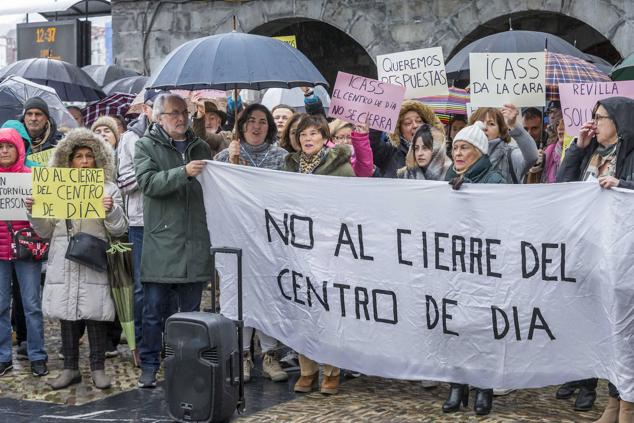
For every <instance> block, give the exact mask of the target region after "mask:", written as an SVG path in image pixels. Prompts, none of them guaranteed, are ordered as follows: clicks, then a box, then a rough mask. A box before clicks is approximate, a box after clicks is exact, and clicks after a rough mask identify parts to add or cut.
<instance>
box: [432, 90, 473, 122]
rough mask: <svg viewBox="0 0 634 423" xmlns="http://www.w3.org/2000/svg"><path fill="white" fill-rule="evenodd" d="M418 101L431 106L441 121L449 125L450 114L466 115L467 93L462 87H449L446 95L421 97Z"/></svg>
mask: <svg viewBox="0 0 634 423" xmlns="http://www.w3.org/2000/svg"><path fill="white" fill-rule="evenodd" d="M420 101H422V102H423V103H425V104H426V105H428V106H429V107H431V108H432V109H433V110H434V113H436V116H438V119H440V121H441V122H442V123H444V124H445V125H449V123H450V122H451V117H452V116H454V115H463V116H467V103H468V102H469V93H468V92H467V90H465V89H462V88H457V87H449V94H448V95H437V96H433V97H423V98H421V99H420Z"/></svg>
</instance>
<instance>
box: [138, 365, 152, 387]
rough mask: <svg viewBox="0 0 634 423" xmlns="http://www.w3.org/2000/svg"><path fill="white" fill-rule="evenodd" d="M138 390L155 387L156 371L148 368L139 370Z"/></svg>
mask: <svg viewBox="0 0 634 423" xmlns="http://www.w3.org/2000/svg"><path fill="white" fill-rule="evenodd" d="M138 385H139V388H154V387H155V386H156V370H154V369H150V368H144V369H141V377H139V383H138Z"/></svg>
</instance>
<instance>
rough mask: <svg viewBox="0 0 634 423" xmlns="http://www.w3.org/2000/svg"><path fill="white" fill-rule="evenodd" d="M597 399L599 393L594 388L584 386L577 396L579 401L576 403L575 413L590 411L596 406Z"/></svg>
mask: <svg viewBox="0 0 634 423" xmlns="http://www.w3.org/2000/svg"><path fill="white" fill-rule="evenodd" d="M596 399H597V391H596V389H594V388H589V387H586V386H582V387H581V388H580V389H579V393H578V394H577V400H576V401H575V406H574V410H575V411H590V410H592V406H593V405H594V400H596Z"/></svg>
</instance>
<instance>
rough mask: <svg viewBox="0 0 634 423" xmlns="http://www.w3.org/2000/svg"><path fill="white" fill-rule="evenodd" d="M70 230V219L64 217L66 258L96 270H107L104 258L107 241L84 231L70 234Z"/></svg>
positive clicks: (71, 228)
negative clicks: (66, 244) (66, 239)
mask: <svg viewBox="0 0 634 423" xmlns="http://www.w3.org/2000/svg"><path fill="white" fill-rule="evenodd" d="M72 230H73V225H72V224H71V222H70V220H68V219H66V231H67V233H68V248H67V249H66V255H65V257H66V259H67V260H70V261H73V262H75V263H79V264H82V265H84V266H86V267H89V268H91V269H93V270H96V271H97V272H105V271H106V270H108V260H107V258H106V249H107V248H108V243H107V242H106V241H104V240H103V239H99V238H97V237H96V236H92V235H90V234H87V233H85V232H78V233H76V234H71V233H72Z"/></svg>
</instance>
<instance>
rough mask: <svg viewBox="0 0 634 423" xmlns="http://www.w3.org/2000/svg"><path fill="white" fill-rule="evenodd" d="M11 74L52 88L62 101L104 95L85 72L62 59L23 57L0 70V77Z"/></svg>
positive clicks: (96, 98)
mask: <svg viewBox="0 0 634 423" xmlns="http://www.w3.org/2000/svg"><path fill="white" fill-rule="evenodd" d="M12 75H16V76H21V77H22V78H24V79H28V80H29V81H33V82H35V83H38V84H41V85H46V86H48V87H51V88H53V89H54V90H55V91H56V92H57V95H58V96H59V98H60V99H61V100H62V101H96V100H99V99H101V98H102V97H104V94H103V92H102V91H101V88H99V86H97V84H96V83H95V81H93V80H92V78H91V77H90V76H88V74H87V73H86V72H84V71H83V70H81V69H80V68H79V67H77V66H75V65H73V64H70V63H68V62H64V61H62V60H55V59H40V58H38V59H24V60H18V61H17V62H15V63H13V64H10V65H8V66H7V67H5V68H3V69H2V70H0V79H5V78H7V77H9V76H12Z"/></svg>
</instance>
